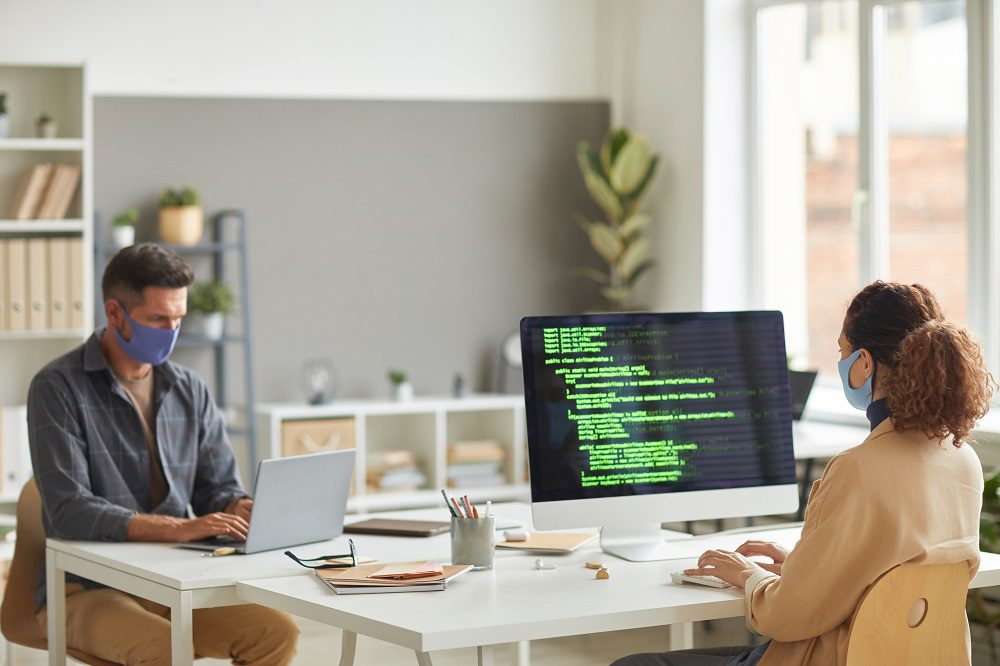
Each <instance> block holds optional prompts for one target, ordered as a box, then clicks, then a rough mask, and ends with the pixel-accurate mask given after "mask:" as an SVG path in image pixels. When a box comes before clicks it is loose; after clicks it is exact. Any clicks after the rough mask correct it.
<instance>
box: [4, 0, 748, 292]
mask: <svg viewBox="0 0 1000 666" xmlns="http://www.w3.org/2000/svg"><path fill="white" fill-rule="evenodd" d="M741 5H742V0H477V1H475V2H468V1H467V0H421V2H404V1H402V0H364V1H363V2H362V1H358V0H286V1H284V2H280V3H278V2H265V1H264V0H210V1H206V0H170V1H167V0H145V1H143V2H132V1H127V0H89V1H88V2H86V3H81V2H78V1H77V0H3V2H2V3H0V61H4V60H6V61H11V60H13V61H29V62H30V61H76V60H87V61H88V63H89V65H90V76H91V81H90V85H91V89H92V91H93V92H94V93H95V94H98V95H109V94H110V95H116V94H120V95H145V94H149V95H184V96H188V95H190V96H213V97H218V96H253V97H320V98H324V97H332V98H353V99H413V100H419V99H438V100H462V99H469V100H480V99H482V100H487V99H489V100H504V99H529V100H531V99H538V100H552V99H608V98H610V99H611V101H612V109H613V117H614V120H615V121H616V122H623V123H625V124H627V125H628V126H629V127H631V128H632V129H634V130H636V131H640V132H643V133H645V134H647V135H649V136H650V138H651V139H652V142H653V145H654V147H655V149H656V150H657V151H659V152H660V153H661V155H662V162H661V171H660V174H659V176H658V178H657V181H656V183H655V185H654V187H653V189H652V190H651V192H650V195H649V197H648V199H647V208H648V209H649V210H650V211H651V212H652V213H653V214H654V220H655V223H654V227H655V230H654V232H653V233H654V241H655V252H656V253H657V257H658V260H659V265H658V267H657V269H656V270H655V271H653V272H651V273H650V274H648V276H647V277H645V278H644V279H643V280H642V282H641V287H642V292H643V293H642V297H643V302H644V303H645V304H647V305H648V306H649V307H651V308H656V309H663V310H687V309H701V308H710V309H719V308H736V307H743V306H744V305H745V304H746V296H745V293H744V287H745V285H746V282H747V280H746V275H747V273H746V265H745V261H744V256H745V254H746V242H747V239H746V237H745V206H744V197H745V192H743V191H742V189H741V188H742V187H743V184H744V183H742V175H741V174H742V173H743V171H742V169H743V165H744V161H743V156H742V152H741V151H742V150H744V147H743V146H742V144H741V142H740V138H741V136H742V132H743V127H742V123H743V118H744V115H745V108H742V107H741V105H742V104H743V102H742V95H743V92H742V88H741V87H740V86H742V76H743V73H742V57H743V53H744V51H743V45H742V43H739V40H740V39H741V38H742V35H741V34H740V25H741V24H740V23H739V21H740V20H741V17H740V16H738V14H739V13H740V12H739V10H738V8H739V7H740V6H741ZM53 17H58V18H57V19H56V20H54V19H53ZM707 35H711V36H712V39H708V37H707ZM733 39H735V40H736V41H735V42H734V41H733ZM719 257H724V259H719Z"/></svg>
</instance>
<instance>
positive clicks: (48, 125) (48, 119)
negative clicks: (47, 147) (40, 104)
mask: <svg viewBox="0 0 1000 666" xmlns="http://www.w3.org/2000/svg"><path fill="white" fill-rule="evenodd" d="M58 130H59V125H58V124H57V123H56V121H55V120H54V119H53V118H52V116H50V115H49V114H47V113H45V112H44V111H43V112H42V113H41V115H39V116H38V118H36V119H35V132H36V133H37V134H38V137H39V138H41V139H54V138H56V132H58Z"/></svg>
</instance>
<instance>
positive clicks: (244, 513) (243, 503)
mask: <svg viewBox="0 0 1000 666" xmlns="http://www.w3.org/2000/svg"><path fill="white" fill-rule="evenodd" d="M225 510H226V513H231V514H233V515H236V516H239V517H240V518H242V519H243V520H246V521H249V520H250V512H251V511H253V500H252V499H250V498H249V497H241V498H239V499H234V500H233V501H232V502H230V503H229V504H227V505H226V509H225Z"/></svg>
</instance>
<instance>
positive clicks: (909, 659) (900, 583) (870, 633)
mask: <svg viewBox="0 0 1000 666" xmlns="http://www.w3.org/2000/svg"><path fill="white" fill-rule="evenodd" d="M968 589H969V565H968V564H967V563H966V562H959V563H957V564H933V565H919V566H918V565H900V566H898V567H895V568H893V569H890V570H889V571H888V572H887V573H886V574H884V575H883V576H882V577H881V578H879V579H878V580H877V581H875V584H874V585H872V586H871V587H870V588H869V589H868V592H867V593H865V596H864V597H862V599H861V603H860V604H859V605H858V609H857V610H856V611H855V613H854V617H853V619H852V620H851V628H850V633H849V636H848V643H847V666H871V665H874V664H878V665H879V666H891V665H893V664H940V665H941V666H951V665H953V664H963V665H966V666H967V665H968V664H969V663H970V661H969V660H970V655H969V652H968V644H967V642H966V633H965V631H966V629H965V626H966V625H965V623H966V620H965V597H966V593H967V592H968Z"/></svg>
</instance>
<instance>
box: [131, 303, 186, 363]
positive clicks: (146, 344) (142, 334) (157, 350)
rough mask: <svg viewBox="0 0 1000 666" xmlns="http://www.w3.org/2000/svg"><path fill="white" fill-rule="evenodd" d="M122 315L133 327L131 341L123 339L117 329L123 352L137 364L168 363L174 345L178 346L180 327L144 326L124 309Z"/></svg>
mask: <svg viewBox="0 0 1000 666" xmlns="http://www.w3.org/2000/svg"><path fill="white" fill-rule="evenodd" d="M122 314H124V315H125V318H126V319H128V323H129V324H130V325H131V326H132V339H131V340H126V339H125V338H123V337H122V334H121V333H120V332H119V331H118V329H117V328H116V329H115V337H116V338H118V344H119V345H120V346H121V348H122V350H123V351H124V352H125V353H126V354H128V355H129V357H130V358H131V359H132V360H133V361H135V362H136V363H149V364H150V365H160V364H161V363H163V362H164V361H166V360H167V358H168V357H169V356H170V352H172V351H173V350H174V345H175V344H177V335H178V334H179V333H180V332H181V328H180V326H178V327H177V328H175V329H166V328H153V327H152V326H143V325H142V324H139V323H137V322H136V321H135V320H134V319H132V317H129V316H128V312H125V308H124V307H122Z"/></svg>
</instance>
